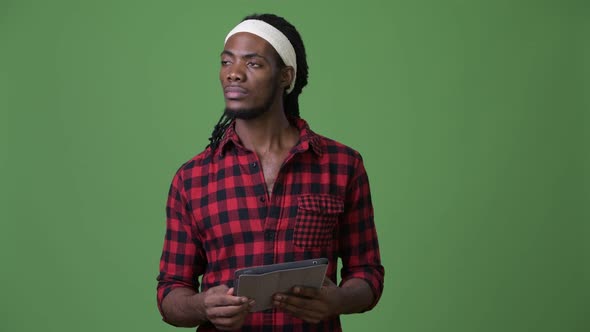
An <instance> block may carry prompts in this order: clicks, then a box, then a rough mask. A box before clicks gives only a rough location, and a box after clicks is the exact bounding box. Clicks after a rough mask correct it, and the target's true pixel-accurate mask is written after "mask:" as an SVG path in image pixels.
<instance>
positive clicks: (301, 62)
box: [207, 14, 308, 150]
mask: <svg viewBox="0 0 590 332" xmlns="http://www.w3.org/2000/svg"><path fill="white" fill-rule="evenodd" d="M245 20H260V21H264V22H266V23H268V24H270V25H272V26H273V27H275V28H276V29H277V30H279V31H280V32H282V33H283V34H284V35H285V36H286V37H287V38H288V39H289V41H290V42H291V45H293V48H294V49H295V58H296V61H297V73H296V78H295V86H294V87H293V91H291V93H289V94H287V95H286V96H284V98H283V107H284V109H285V115H287V118H299V95H300V94H301V91H302V90H303V87H305V86H306V85H307V76H308V66H307V58H306V55H305V46H303V40H302V39H301V36H300V35H299V32H297V29H295V27H294V26H293V25H292V24H291V23H289V22H287V20H285V19H284V18H282V17H280V16H277V15H274V14H253V15H249V16H246V17H244V19H243V20H242V21H245ZM283 65H284V63H283ZM232 120H233V118H232V117H229V116H227V115H225V114H223V115H222V116H221V118H219V121H218V122H217V124H216V125H215V127H214V128H213V132H212V133H211V137H209V145H207V146H208V147H209V146H210V147H211V149H212V150H215V149H217V146H218V145H219V142H220V141H221V139H222V138H223V135H224V134H225V130H226V129H227V127H228V126H229V125H230V123H231V121H232Z"/></svg>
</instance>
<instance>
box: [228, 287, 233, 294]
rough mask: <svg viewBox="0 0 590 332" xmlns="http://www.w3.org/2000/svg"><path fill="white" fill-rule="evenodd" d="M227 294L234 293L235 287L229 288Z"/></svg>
mask: <svg viewBox="0 0 590 332" xmlns="http://www.w3.org/2000/svg"><path fill="white" fill-rule="evenodd" d="M226 294H227V295H234V288H233V287H232V288H230V289H228V290H227V292H226Z"/></svg>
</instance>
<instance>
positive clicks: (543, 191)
mask: <svg viewBox="0 0 590 332" xmlns="http://www.w3.org/2000/svg"><path fill="white" fill-rule="evenodd" d="M589 9H590V3H588V1H506V0H501V1H458V0H452V1H436V0H428V1H426V0H415V1H411V0H398V1H350V2H346V3H343V2H342V1H302V0H301V1H226V2H218V1H197V0H193V1H189V0H184V1H92V2H91V1H17V0H0V110H1V113H0V195H1V196H0V221H1V226H0V227H1V231H0V246H1V248H0V255H1V262H0V269H1V270H0V284H1V285H2V291H1V296H0V299H1V300H0V330H2V331H33V330H43V331H105V330H108V331H173V330H175V329H174V328H172V327H169V326H167V325H165V324H164V323H163V322H161V320H160V317H159V313H158V312H157V309H156V302H155V287H156V280H155V277H156V275H157V272H158V262H159V255H160V252H161V248H162V241H163V236H164V226H165V224H164V223H165V220H164V204H165V199H166V195H167V191H168V186H169V183H170V180H171V179H172V176H173V173H174V172H175V170H176V169H177V167H179V166H180V164H181V163H183V162H184V161H186V160H188V159H189V158H191V157H192V156H193V155H195V154H197V153H198V152H200V151H201V150H202V148H203V147H204V146H205V145H206V143H207V138H208V137H209V135H210V133H211V129H212V127H213V125H214V124H215V122H216V121H217V119H218V117H219V115H220V112H221V110H222V107H223V98H222V94H221V91H220V88H219V83H218V78H217V72H218V67H219V52H220V51H221V49H222V46H223V38H224V37H225V34H226V33H227V32H228V31H229V30H230V29H231V28H232V27H233V26H234V25H235V24H237V22H239V21H240V20H241V18H242V17H243V16H245V15H247V14H250V13H253V12H274V13H277V14H279V15H283V16H285V17H286V18H287V19H288V20H290V21H291V22H292V23H293V24H294V25H295V26H296V27H297V28H298V29H299V31H300V32H301V34H302V36H303V39H304V41H305V44H306V47H307V51H308V59H309V65H310V84H309V86H308V87H307V88H306V89H305V90H304V93H303V95H302V96H301V104H302V111H301V113H302V116H303V117H304V118H305V119H307V120H308V121H309V122H310V124H311V126H312V128H313V129H314V130H315V131H317V132H319V133H322V134H324V135H326V136H328V137H331V138H334V139H337V140H339V141H341V142H343V143H345V144H347V145H349V146H352V147H353V148H355V149H357V150H359V151H360V152H361V153H362V155H363V157H364V159H365V163H366V167H367V170H368V172H369V177H370V180H371V185H372V192H373V200H374V206H375V214H376V223H377V226H378V231H379V236H380V242H381V250H382V256H383V263H384V265H385V267H386V280H385V292H384V294H383V297H382V299H381V302H380V304H379V306H378V307H377V308H375V309H374V310H373V311H371V312H369V313H365V314H362V315H351V316H346V317H344V318H343V321H344V327H345V329H346V330H348V331H361V330H375V331H386V330H387V331H588V330H590V263H589V261H590V245H589V242H590V236H589V235H590V226H589V223H590V211H589V206H590V195H589V190H588V189H589V184H590V183H589V182H590V180H589V176H588V175H589V174H588V173H589V172H588V171H589V167H590V165H589V160H590V158H589V157H590V156H589V144H588V143H590V137H589V134H588V133H589V128H588V123H589V120H588V118H589V113H590V97H589V95H590V81H589V77H590V61H589V59H590V37H589V36H590V10H589Z"/></svg>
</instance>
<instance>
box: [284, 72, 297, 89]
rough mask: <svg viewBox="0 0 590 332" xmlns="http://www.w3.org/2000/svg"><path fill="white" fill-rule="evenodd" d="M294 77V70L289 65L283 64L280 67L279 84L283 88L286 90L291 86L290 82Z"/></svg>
mask: <svg viewBox="0 0 590 332" xmlns="http://www.w3.org/2000/svg"><path fill="white" fill-rule="evenodd" d="M293 77H295V70H294V69H293V67H291V66H285V67H283V68H282V69H281V84H282V86H283V89H284V90H287V89H288V88H289V86H291V82H292V81H293Z"/></svg>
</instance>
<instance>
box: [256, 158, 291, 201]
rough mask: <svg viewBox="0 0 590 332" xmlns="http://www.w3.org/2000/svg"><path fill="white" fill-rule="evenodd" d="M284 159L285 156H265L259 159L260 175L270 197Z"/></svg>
mask: <svg viewBox="0 0 590 332" xmlns="http://www.w3.org/2000/svg"><path fill="white" fill-rule="evenodd" d="M285 158H286V155H267V156H262V157H261V158H260V164H261V166H262V174H263V175H264V182H265V184H266V189H267V191H268V194H269V195H272V191H273V187H274V184H275V182H276V181H277V177H278V175H279V171H280V170H281V166H282V164H283V162H284V160H285Z"/></svg>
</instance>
